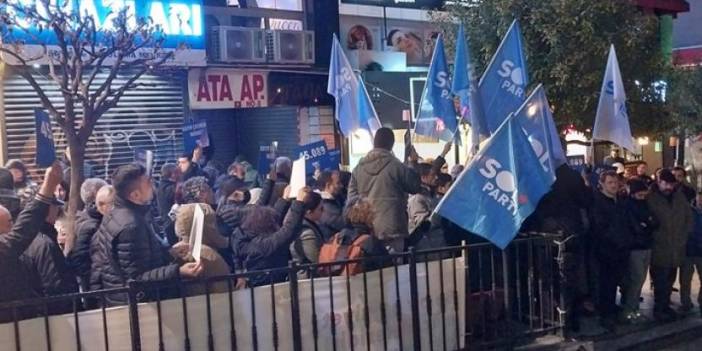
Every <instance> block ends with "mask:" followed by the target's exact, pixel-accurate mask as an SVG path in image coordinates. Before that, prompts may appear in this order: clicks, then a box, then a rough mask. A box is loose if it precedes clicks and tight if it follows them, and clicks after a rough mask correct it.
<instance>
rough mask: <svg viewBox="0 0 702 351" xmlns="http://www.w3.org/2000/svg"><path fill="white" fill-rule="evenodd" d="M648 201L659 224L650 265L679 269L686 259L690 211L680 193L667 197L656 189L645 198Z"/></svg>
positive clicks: (691, 220)
mask: <svg viewBox="0 0 702 351" xmlns="http://www.w3.org/2000/svg"><path fill="white" fill-rule="evenodd" d="M647 201H648V207H649V208H650V209H651V212H653V215H654V216H655V217H656V218H657V219H658V221H659V222H660V226H659V227H658V229H656V230H655V231H654V232H653V246H652V248H651V250H652V251H651V265H652V266H658V267H667V268H674V267H679V266H680V265H681V264H682V262H683V258H684V257H685V255H686V246H687V239H688V236H689V234H690V231H692V227H693V219H692V209H691V208H690V205H689V203H688V202H687V199H686V198H685V195H684V194H683V193H682V192H680V191H675V192H673V194H672V195H671V196H670V197H668V196H665V195H664V194H663V193H661V192H660V190H658V189H657V188H656V189H655V190H654V191H652V192H651V194H649V195H648V199H647Z"/></svg>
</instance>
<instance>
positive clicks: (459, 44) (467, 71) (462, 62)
mask: <svg viewBox="0 0 702 351" xmlns="http://www.w3.org/2000/svg"><path fill="white" fill-rule="evenodd" d="M451 90H452V91H453V93H454V94H455V95H457V96H458V98H459V100H460V105H461V113H460V114H461V117H463V118H464V119H467V120H468V122H469V123H470V128H471V150H476V149H477V147H478V144H479V143H480V136H481V135H483V136H489V135H490V131H489V130H488V127H487V121H486V120H485V114H484V113H483V108H482V100H481V99H480V93H479V92H478V82H477V80H476V79H475V66H474V65H473V64H472V63H471V59H470V48H469V47H468V45H467V44H466V41H465V34H464V32H463V24H462V23H461V26H460V27H459V28H458V35H456V58H455V67H454V69H453V79H452V81H451Z"/></svg>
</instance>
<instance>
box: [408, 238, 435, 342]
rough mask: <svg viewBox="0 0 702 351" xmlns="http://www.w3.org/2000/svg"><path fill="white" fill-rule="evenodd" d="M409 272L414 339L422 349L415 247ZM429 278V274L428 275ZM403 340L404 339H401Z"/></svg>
mask: <svg viewBox="0 0 702 351" xmlns="http://www.w3.org/2000/svg"><path fill="white" fill-rule="evenodd" d="M409 251H410V255H409V274H410V300H411V304H412V341H413V343H414V349H415V350H417V351H420V350H421V349H422V338H421V330H420V326H419V290H418V286H417V285H418V284H417V255H416V251H415V249H414V247H410V250H409ZM426 278H427V279H429V276H427V277H426ZM429 318H431V316H429ZM400 342H402V340H400Z"/></svg>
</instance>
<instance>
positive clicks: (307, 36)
mask: <svg viewBox="0 0 702 351" xmlns="http://www.w3.org/2000/svg"><path fill="white" fill-rule="evenodd" d="M268 38H269V45H270V46H269V49H270V50H271V51H272V55H270V52H269V57H268V58H269V60H271V61H272V62H273V63H307V64H312V63H314V32H313V31H309V30H305V31H293V30H273V31H270V32H269V37H268Z"/></svg>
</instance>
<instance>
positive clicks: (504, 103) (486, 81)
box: [480, 21, 529, 133]
mask: <svg viewBox="0 0 702 351" xmlns="http://www.w3.org/2000/svg"><path fill="white" fill-rule="evenodd" d="M528 84H529V74H528V72H527V66H526V59H525V58H524V51H523V50H522V33H521V31H520V30H519V23H518V22H517V21H514V22H512V25H511V26H510V27H509V30H508V31H507V34H506V35H505V37H504V39H502V42H501V43H500V46H499V47H498V48H497V52H495V55H494V56H493V57H492V61H491V62H490V64H489V65H488V68H487V69H486V70H485V73H484V74H483V77H482V78H481V79H480V96H481V98H482V101H483V109H484V111H485V113H486V115H487V125H488V128H490V132H491V133H494V132H495V130H497V128H498V127H499V126H500V125H501V124H502V122H504V120H505V119H507V116H509V114H510V113H512V112H514V111H516V110H517V108H519V106H521V105H522V103H524V99H525V98H526V86H527V85H528Z"/></svg>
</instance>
